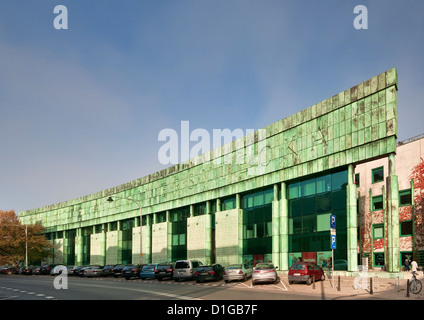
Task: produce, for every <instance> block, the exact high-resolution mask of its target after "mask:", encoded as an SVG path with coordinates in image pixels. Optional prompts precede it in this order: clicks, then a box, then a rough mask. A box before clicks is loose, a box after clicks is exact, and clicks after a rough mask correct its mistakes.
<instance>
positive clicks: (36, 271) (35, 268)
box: [32, 266, 41, 275]
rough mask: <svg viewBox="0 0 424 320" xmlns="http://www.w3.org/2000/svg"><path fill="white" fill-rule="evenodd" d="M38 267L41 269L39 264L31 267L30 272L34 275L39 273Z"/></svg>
mask: <svg viewBox="0 0 424 320" xmlns="http://www.w3.org/2000/svg"><path fill="white" fill-rule="evenodd" d="M40 269H41V266H37V267H34V268H33V269H32V274H35V275H38V274H40Z"/></svg>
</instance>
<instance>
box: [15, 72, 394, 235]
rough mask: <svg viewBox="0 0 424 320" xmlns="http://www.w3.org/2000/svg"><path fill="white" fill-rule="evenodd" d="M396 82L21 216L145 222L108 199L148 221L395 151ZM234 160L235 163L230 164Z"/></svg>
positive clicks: (54, 222)
mask: <svg viewBox="0 0 424 320" xmlns="http://www.w3.org/2000/svg"><path fill="white" fill-rule="evenodd" d="M397 82H398V77H397V72H396V69H391V70H388V71H386V72H384V73H382V74H380V75H377V76H375V77H373V78H371V79H369V80H367V81H365V82H363V83H361V84H359V85H357V86H355V87H353V88H350V89H347V90H345V91H343V92H340V93H339V94H336V95H334V96H333V97H330V98H328V99H326V100H324V101H321V102H319V103H317V104H315V105H313V106H311V107H309V108H307V109H305V110H302V111H300V112H298V113H296V114H293V115H291V116H289V117H287V118H285V119H282V120H279V121H277V122H275V123H273V124H271V125H269V126H267V127H266V128H264V129H265V131H266V139H265V140H261V139H260V134H259V132H258V131H257V132H255V133H254V134H250V135H247V136H245V137H243V138H241V139H239V140H237V141H234V142H232V143H231V144H229V145H225V146H222V147H220V148H218V149H216V150H212V151H210V152H208V153H206V154H203V155H201V156H198V157H196V158H193V159H190V160H189V161H186V162H183V163H180V164H177V165H175V166H172V167H170V168H167V169H164V170H161V171H158V172H155V173H153V174H151V175H148V176H145V177H142V178H140V179H136V180H133V181H130V182H128V183H125V184H122V185H119V186H116V187H114V188H110V189H107V190H104V191H101V192H98V193H94V194H90V195H87V196H84V197H81V198H78V199H73V200H69V201H66V202H62V203H59V204H54V205H50V206H46V207H42V208H37V209H32V210H27V211H24V212H20V213H19V218H20V220H21V221H22V222H23V223H36V222H39V223H41V224H42V225H44V226H45V227H46V228H47V231H55V230H68V229H72V228H80V227H85V226H90V225H97V224H101V223H107V222H112V221H117V220H123V219H128V218H132V217H136V216H138V215H139V209H138V207H137V206H136V205H135V204H134V203H132V202H130V201H127V200H118V199H117V200H116V201H114V202H112V203H109V202H107V201H106V199H107V197H109V196H117V197H121V198H127V197H129V198H131V199H133V200H135V201H137V202H138V203H141V204H142V207H143V211H142V212H143V214H150V213H155V212H161V211H166V210H171V209H173V208H177V207H182V206H187V205H190V204H194V203H199V202H204V201H207V200H215V199H217V198H222V197H225V196H229V195H234V194H236V193H241V192H245V191H249V190H254V189H257V188H261V187H264V186H271V185H273V184H276V183H280V182H283V181H289V180H292V179H296V178H300V177H302V176H306V175H310V174H315V173H319V172H321V171H324V170H329V169H335V168H338V167H343V166H346V165H348V164H352V163H356V162H360V161H365V160H368V159H372V158H378V157H382V156H384V155H386V154H388V153H391V152H396V135H397ZM251 148H255V150H256V152H255V153H254V155H255V156H257V155H258V153H259V152H263V153H265V154H266V161H265V162H264V163H263V165H260V166H258V165H256V164H251V163H249V161H248V160H249V156H248V155H249V154H248V151H249V150H251ZM258 150H259V152H258ZM263 153H262V154H263ZM228 155H229V156H231V159H232V162H231V163H225V162H224V159H227V158H225V157H226V156H228ZM240 156H243V159H244V160H243V161H240ZM216 162H218V163H216ZM255 170H256V171H255ZM81 183H84V181H81Z"/></svg>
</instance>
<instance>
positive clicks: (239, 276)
mask: <svg viewBox="0 0 424 320" xmlns="http://www.w3.org/2000/svg"><path fill="white" fill-rule="evenodd" d="M252 273H253V269H252V268H251V267H249V265H247V264H244V263H238V264H230V265H229V266H228V267H227V268H226V269H225V272H224V280H225V282H229V281H232V280H243V281H246V280H247V278H250V277H251V276H252Z"/></svg>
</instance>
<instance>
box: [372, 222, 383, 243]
mask: <svg viewBox="0 0 424 320" xmlns="http://www.w3.org/2000/svg"><path fill="white" fill-rule="evenodd" d="M373 238H374V239H381V238H384V224H376V225H373Z"/></svg>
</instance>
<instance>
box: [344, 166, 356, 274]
mask: <svg viewBox="0 0 424 320" xmlns="http://www.w3.org/2000/svg"><path fill="white" fill-rule="evenodd" d="M354 176H355V169H354V166H353V164H349V166H348V178H347V181H348V184H347V187H346V193H347V200H346V201H347V205H346V215H347V219H346V220H347V221H346V222H347V226H346V227H347V264H348V265H347V269H348V271H357V270H358V249H357V244H358V243H357V242H358V241H357V227H358V216H357V212H358V208H357V201H356V200H357V199H356V184H355V182H354Z"/></svg>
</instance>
